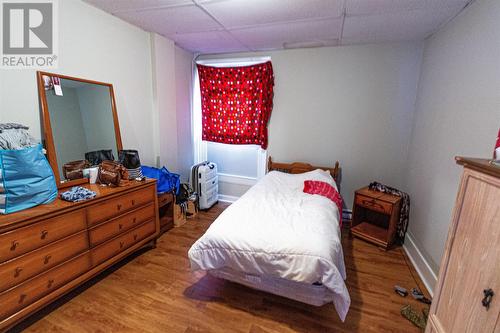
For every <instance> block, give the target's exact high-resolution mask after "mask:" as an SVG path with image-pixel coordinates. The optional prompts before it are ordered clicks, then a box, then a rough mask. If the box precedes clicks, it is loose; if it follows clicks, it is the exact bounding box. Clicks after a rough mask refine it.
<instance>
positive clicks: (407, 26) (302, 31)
mask: <svg viewBox="0 0 500 333" xmlns="http://www.w3.org/2000/svg"><path fill="white" fill-rule="evenodd" d="M84 1H86V2H87V3H90V4H92V5H94V6H96V7H98V8H101V9H103V10H104V11H106V12H109V13H111V14H113V15H115V16H117V17H120V18H122V19H123V20H125V21H127V22H130V23H132V24H134V25H136V26H139V27H141V28H143V29H144V30H147V31H152V32H156V33H158V34H160V35H163V36H165V37H167V38H169V39H172V40H174V41H175V43H176V44H177V45H179V46H180V47H182V48H184V49H186V50H189V51H191V52H194V53H226V52H239V51H264V50H275V49H284V48H298V47H319V46H336V45H350V44H366V43H383V42H396V41H410V40H421V39H424V38H426V37H428V36H429V35H431V34H432V33H434V32H435V31H436V30H438V29H439V28H440V27H442V26H443V25H444V24H446V23H447V22H448V21H450V20H451V19H453V18H454V17H455V16H456V15H457V14H458V13H459V12H460V11H462V10H463V9H464V8H465V7H466V6H467V5H468V3H470V2H472V1H471V0H84Z"/></svg>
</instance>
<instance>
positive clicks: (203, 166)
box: [190, 161, 219, 209]
mask: <svg viewBox="0 0 500 333" xmlns="http://www.w3.org/2000/svg"><path fill="white" fill-rule="evenodd" d="M190 183H191V187H192V188H193V190H194V191H195V192H197V193H198V207H199V209H209V208H210V207H212V206H213V205H214V204H216V203H217V201H218V200H219V179H218V176H217V164H215V163H211V162H208V161H206V162H203V163H199V164H195V165H193V166H192V167H191V181H190Z"/></svg>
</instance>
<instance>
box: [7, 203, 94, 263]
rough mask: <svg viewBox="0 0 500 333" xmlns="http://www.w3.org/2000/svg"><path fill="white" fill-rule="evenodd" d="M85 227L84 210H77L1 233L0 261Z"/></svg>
mask: <svg viewBox="0 0 500 333" xmlns="http://www.w3.org/2000/svg"><path fill="white" fill-rule="evenodd" d="M86 227H87V226H86V223H85V211H83V210H79V211H75V212H71V213H68V214H64V215H61V216H57V217H54V218H51V219H48V220H45V221H41V222H37V223H34V224H31V225H28V226H26V227H23V228H20V229H17V230H13V231H10V232H7V233H5V234H1V235H0V262H3V261H6V260H9V259H12V258H14V257H18V256H20V255H21V254H24V253H26V252H29V251H31V250H34V249H37V248H39V247H42V246H44V245H47V244H49V243H52V242H54V241H56V240H58V239H61V238H64V237H66V236H69V235H72V234H75V233H77V232H79V231H82V230H84V229H85V228H86Z"/></svg>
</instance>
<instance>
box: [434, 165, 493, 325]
mask: <svg viewBox="0 0 500 333" xmlns="http://www.w3.org/2000/svg"><path fill="white" fill-rule="evenodd" d="M461 191H462V194H461V195H459V198H458V202H457V207H456V208H455V223H454V224H452V226H451V231H450V236H449V238H450V239H449V240H448V243H447V250H448V251H449V253H448V254H447V257H445V260H444V261H443V264H442V267H441V272H440V277H439V282H438V290H437V292H438V293H439V295H436V296H437V297H436V304H433V307H432V309H431V313H432V314H431V318H430V319H431V321H432V323H433V326H434V327H433V329H436V328H437V330H436V331H440V332H446V333H454V332H471V333H472V332H473V333H476V332H494V331H495V326H496V323H497V320H498V315H499V313H500V186H499V180H498V179H496V178H494V177H489V176H487V175H483V174H480V173H477V172H474V171H470V170H466V171H465V173H464V177H463V181H462V185H461ZM485 289H492V290H493V291H494V292H495V296H493V298H492V301H491V303H490V305H489V309H487V308H486V306H484V305H483V304H482V300H483V298H484V294H483V291H484V290H485ZM428 332H429V330H428Z"/></svg>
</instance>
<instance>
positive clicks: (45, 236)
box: [41, 230, 49, 239]
mask: <svg viewBox="0 0 500 333" xmlns="http://www.w3.org/2000/svg"><path fill="white" fill-rule="evenodd" d="M48 235H49V232H48V231H47V230H42V235H41V238H42V239H45V238H47V236H48Z"/></svg>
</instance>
